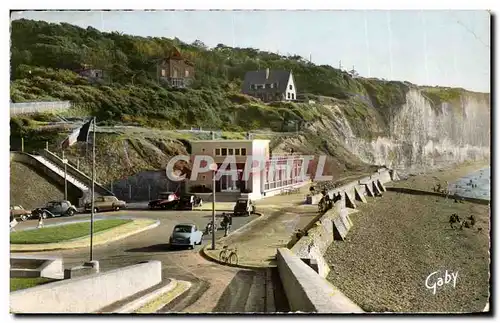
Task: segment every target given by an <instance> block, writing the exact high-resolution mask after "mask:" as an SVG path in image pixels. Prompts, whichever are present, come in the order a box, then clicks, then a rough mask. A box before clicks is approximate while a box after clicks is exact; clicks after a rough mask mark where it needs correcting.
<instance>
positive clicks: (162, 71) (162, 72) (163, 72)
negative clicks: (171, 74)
mask: <svg viewBox="0 0 500 323" xmlns="http://www.w3.org/2000/svg"><path fill="white" fill-rule="evenodd" d="M165 74H166V72H165V69H164V68H162V69H161V76H165Z"/></svg>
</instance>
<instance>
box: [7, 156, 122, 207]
mask: <svg viewBox="0 0 500 323" xmlns="http://www.w3.org/2000/svg"><path fill="white" fill-rule="evenodd" d="M10 156H11V160H15V161H18V162H21V163H25V164H29V165H32V166H33V167H35V168H38V169H40V170H41V171H43V172H44V173H46V174H47V175H48V176H49V177H50V178H52V179H53V180H55V181H56V182H58V183H59V184H60V185H64V177H65V176H64V163H63V161H62V159H61V158H59V157H58V156H56V155H55V154H53V153H51V152H50V151H47V150H45V151H44V152H43V155H32V154H28V153H24V152H18V151H17V152H16V151H12V152H11V153H10ZM66 181H67V183H68V185H70V186H72V187H75V188H77V189H78V190H80V191H81V192H82V197H81V198H80V199H79V201H78V204H79V206H83V204H84V203H86V202H89V201H90V199H91V198H90V194H91V190H90V186H91V180H90V177H89V176H87V175H85V174H84V173H82V172H81V171H79V170H77V169H76V168H75V167H73V166H71V165H70V164H67V165H66ZM94 190H95V193H94V194H95V196H100V195H107V196H109V195H114V194H113V193H111V192H110V191H109V190H108V189H107V188H105V187H104V186H102V185H101V184H99V183H94Z"/></svg>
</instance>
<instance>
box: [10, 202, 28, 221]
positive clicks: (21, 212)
mask: <svg viewBox="0 0 500 323" xmlns="http://www.w3.org/2000/svg"><path fill="white" fill-rule="evenodd" d="M10 216H11V217H13V218H14V219H20V220H21V221H26V220H28V219H31V217H32V216H33V215H32V214H31V211H30V210H26V209H25V208H23V206H22V205H11V206H10Z"/></svg>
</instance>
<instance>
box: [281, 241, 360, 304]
mask: <svg viewBox="0 0 500 323" xmlns="http://www.w3.org/2000/svg"><path fill="white" fill-rule="evenodd" d="M276 259H277V262H278V271H279V275H280V279H281V281H282V285H283V288H284V290H285V294H286V296H287V298H288V303H289V306H290V309H291V310H292V311H293V312H296V311H300V312H306V313H363V310H362V309H361V308H360V307H359V306H357V305H356V304H354V303H353V302H352V301H351V300H349V299H348V298H347V297H346V296H345V295H344V294H342V292H341V291H339V290H338V289H337V288H336V287H335V286H333V285H332V284H330V283H329V282H328V281H327V280H326V279H323V278H321V277H320V276H319V275H317V274H316V272H315V271H314V270H313V269H312V268H310V267H309V266H308V265H306V264H305V263H304V262H303V261H302V260H301V259H300V258H299V257H298V256H297V255H295V254H294V253H293V252H292V251H290V250H289V249H286V248H279V249H278V252H277V257H276Z"/></svg>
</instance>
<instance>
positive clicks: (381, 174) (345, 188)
mask: <svg viewBox="0 0 500 323" xmlns="http://www.w3.org/2000/svg"><path fill="white" fill-rule="evenodd" d="M377 180H379V181H380V182H381V183H382V184H385V183H388V182H390V181H391V180H392V178H391V172H390V170H388V169H379V170H378V171H377V172H376V173H373V174H372V175H370V176H366V177H363V178H362V179H360V180H358V181H354V182H350V183H347V184H345V185H342V186H339V187H337V188H335V189H333V190H330V191H328V195H330V198H333V195H335V194H337V193H339V192H341V193H347V194H348V195H349V196H355V192H354V188H357V189H358V190H359V191H360V192H365V185H364V184H369V185H372V184H373V183H374V182H375V183H376V182H377ZM342 195H344V194H342ZM365 195H366V192H365ZM322 197H323V195H322V194H315V195H313V196H310V197H309V198H308V199H307V200H306V204H318V203H319V201H320V200H321V198H322Z"/></svg>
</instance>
